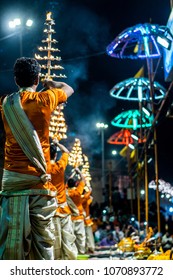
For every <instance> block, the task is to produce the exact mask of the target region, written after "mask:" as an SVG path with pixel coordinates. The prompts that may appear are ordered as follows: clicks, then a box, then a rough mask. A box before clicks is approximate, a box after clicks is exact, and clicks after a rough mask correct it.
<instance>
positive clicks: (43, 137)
mask: <svg viewBox="0 0 173 280" xmlns="http://www.w3.org/2000/svg"><path fill="white" fill-rule="evenodd" d="M20 96H21V104H22V106H23V109H24V111H25V113H26V115H27V116H28V118H29V120H30V121H31V123H32V125H33V127H34V128H35V130H36V131H37V133H38V137H39V139H40V142H41V146H42V149H43V153H44V157H45V160H46V163H47V173H50V171H51V165H50V147H49V122H50V116H51V113H52V112H53V111H54V110H55V109H56V107H57V106H58V105H59V104H60V103H64V102H65V101H66V100H67V95H66V93H65V92H64V91H63V90H61V89H56V88H52V89H51V90H46V91H43V92H29V91H23V92H21V93H20ZM2 100H3V98H2V99H1V100H0V110H1V111H2ZM2 118H3V121H4V129H5V133H6V142H5V160H4V168H5V169H6V170H9V171H13V172H19V173H23V174H30V175H34V176H40V175H41V174H40V171H39V170H38V169H37V168H36V167H35V166H34V165H33V164H32V163H31V162H30V160H29V159H28V158H27V157H26V155H25V154H24V152H23V151H22V149H21V148H20V146H19V144H18V143H17V142H16V140H15V138H14V136H13V134H12V132H11V129H10V128H9V126H8V123H7V121H6V119H5V116H4V113H3V111H2ZM31 188H50V189H52V190H55V188H54V186H53V184H51V183H50V182H47V183H46V184H44V185H43V183H39V184H37V185H36V186H35V185H34V186H31Z"/></svg>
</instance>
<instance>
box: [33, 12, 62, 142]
mask: <svg viewBox="0 0 173 280" xmlns="http://www.w3.org/2000/svg"><path fill="white" fill-rule="evenodd" d="M51 16H52V13H51V12H48V13H47V14H46V22H45V25H46V28H45V29H44V33H46V34H47V37H46V38H45V39H44V40H42V43H43V46H40V47H38V50H39V52H42V53H44V55H40V54H35V58H36V59H37V60H38V61H39V60H40V61H41V62H44V64H41V65H40V66H41V69H42V70H43V73H41V79H42V80H45V79H52V80H53V79H54V78H60V79H61V78H66V75H62V74H61V73H59V74H55V73H53V72H52V70H54V71H60V70H63V69H64V68H63V67H62V66H61V65H59V64H57V62H60V61H61V57H60V56H57V55H54V54H55V53H57V52H60V50H59V49H58V48H55V47H54V45H55V44H57V43H58V41H57V40H55V39H53V34H55V33H56V32H55V30H54V29H53V25H55V22H54V20H53V19H52V18H51ZM63 109H64V104H61V105H59V106H58V107H57V108H56V110H55V111H54V112H53V114H52V116H51V121H50V127H49V131H50V137H52V138H56V139H58V140H61V139H64V138H67V135H66V132H67V126H66V122H65V118H64V113H63Z"/></svg>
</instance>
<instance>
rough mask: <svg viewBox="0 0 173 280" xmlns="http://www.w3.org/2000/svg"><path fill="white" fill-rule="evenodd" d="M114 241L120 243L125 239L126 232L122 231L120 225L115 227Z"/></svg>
mask: <svg viewBox="0 0 173 280" xmlns="http://www.w3.org/2000/svg"><path fill="white" fill-rule="evenodd" d="M112 233H113V236H114V239H115V240H116V242H117V243H118V242H120V240H121V239H122V238H123V237H124V232H123V231H122V230H121V229H120V227H119V226H118V225H115V226H114V230H113V231H112Z"/></svg>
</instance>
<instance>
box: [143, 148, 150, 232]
mask: <svg viewBox="0 0 173 280" xmlns="http://www.w3.org/2000/svg"><path fill="white" fill-rule="evenodd" d="M144 168H145V170H144V175H145V178H144V179H145V221H146V233H148V228H149V227H148V212H149V211H148V161H147V142H146V143H145V146H144Z"/></svg>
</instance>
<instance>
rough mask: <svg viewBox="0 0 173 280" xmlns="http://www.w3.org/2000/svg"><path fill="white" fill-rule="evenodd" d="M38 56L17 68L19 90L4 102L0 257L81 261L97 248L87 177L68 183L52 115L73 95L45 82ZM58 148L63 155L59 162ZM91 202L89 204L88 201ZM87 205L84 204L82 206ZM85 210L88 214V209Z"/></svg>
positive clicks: (1, 103) (0, 103)
mask: <svg viewBox="0 0 173 280" xmlns="http://www.w3.org/2000/svg"><path fill="white" fill-rule="evenodd" d="M40 72H41V68H40V65H39V64H38V62H37V60H36V59H34V58H28V57H21V58H18V59H17V60H16V62H15V64H14V80H15V83H16V85H17V87H18V90H17V92H14V93H11V94H9V95H6V96H5V95H4V96H2V98H1V99H0V110H1V116H2V121H3V125H4V131H5V145H4V168H3V175H2V183H1V191H0V259H1V260H9V259H14V260H28V259H29V260H55V259H76V258H77V256H78V254H84V253H85V252H87V251H88V250H91V251H93V250H94V239H92V238H93V236H92V234H91V233H92V232H91V230H90V227H91V225H92V223H91V222H92V221H91V220H90V216H89V208H87V207H88V206H87V203H88V205H89V204H90V203H91V192H92V190H91V189H86V185H85V178H84V177H83V174H82V173H81V172H80V170H79V169H76V170H75V173H78V176H79V177H80V179H79V180H78V182H77V181H75V180H74V178H72V176H71V177H70V178H69V179H68V181H67V182H65V180H64V179H65V178H64V173H65V169H66V166H67V162H68V154H69V151H68V150H67V149H66V147H65V146H63V145H62V144H60V143H58V142H56V141H50V138H49V124H50V118H51V114H52V112H53V111H54V110H55V109H56V108H57V106H58V105H59V104H61V103H65V102H66V101H67V99H68V98H69V97H70V96H71V95H72V94H73V93H74V90H73V88H72V87H71V86H69V85H68V84H66V83H64V82H55V81H53V80H44V81H43V82H42V83H43V90H41V91H37V87H38V85H39V83H40ZM57 147H59V149H60V150H61V152H62V155H61V158H60V159H58V160H57V159H56V155H57ZM86 201H88V202H86ZM83 205H84V206H83ZM84 209H85V210H84Z"/></svg>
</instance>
